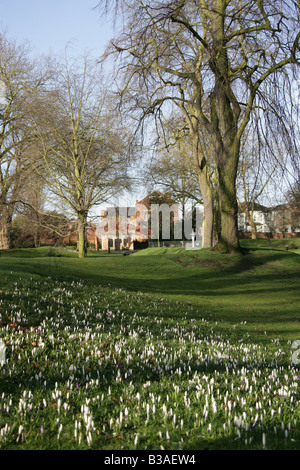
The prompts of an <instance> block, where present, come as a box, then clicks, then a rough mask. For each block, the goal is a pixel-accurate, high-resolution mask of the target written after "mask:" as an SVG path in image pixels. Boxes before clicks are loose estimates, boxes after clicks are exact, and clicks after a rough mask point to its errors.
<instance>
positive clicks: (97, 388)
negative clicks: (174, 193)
mask: <svg viewBox="0 0 300 470" xmlns="http://www.w3.org/2000/svg"><path fill="white" fill-rule="evenodd" d="M296 241H297V242H298V240H296ZM264 242H265V241H263V243H264ZM267 242H268V241H267ZM273 242H276V245H275V246H273ZM285 243H286V240H272V242H271V247H269V246H266V244H265V245H264V246H263V245H262V244H261V241H252V240H250V241H249V240H245V241H243V242H242V245H243V248H244V254H243V255H220V254H219V253H214V252H211V251H209V250H200V251H185V250H184V249H179V248H170V249H164V248H161V249H149V250H143V251H140V252H138V253H135V254H131V255H130V256H122V255H118V254H110V255H108V254H104V253H93V252H89V253H88V257H87V258H86V259H84V260H79V259H78V258H77V255H76V253H75V252H72V251H70V250H66V249H60V248H57V249H56V250H53V249H51V251H50V252H49V248H40V249H23V250H22V249H18V250H11V251H8V252H1V256H0V340H1V341H2V343H3V344H5V348H6V363H5V365H3V366H2V367H1V366H0V449H89V448H91V449H111V450H116V449H148V450H149V449H156V450H160V449H161V448H163V449H166V450H168V449H175V450H178V449H183V450H184V449H193V450H195V449H204V448H205V449H262V448H266V449H300V432H299V418H300V407H299V404H300V401H299V380H300V373H299V366H298V365H297V364H296V362H295V358H296V359H297V358H298V353H297V348H296V345H295V343H294V341H296V340H299V339H300V322H299V317H300V315H299V305H300V302H299V300H300V299H299V287H300V286H299V281H300V277H299V274H300V257H299V250H298V249H297V248H295V245H294V248H293V250H288V251H286V250H285ZM297 246H299V245H297ZM250 248H251V250H250ZM49 255H51V256H49ZM298 349H299V348H298Z"/></svg>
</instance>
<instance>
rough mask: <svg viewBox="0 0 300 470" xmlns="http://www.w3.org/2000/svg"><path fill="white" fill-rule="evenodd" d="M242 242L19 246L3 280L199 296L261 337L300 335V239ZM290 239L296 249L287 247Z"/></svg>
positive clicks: (9, 255) (1, 260)
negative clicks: (225, 251) (113, 247)
mask: <svg viewBox="0 0 300 470" xmlns="http://www.w3.org/2000/svg"><path fill="white" fill-rule="evenodd" d="M241 244H242V247H243V248H244V249H245V254H244V255H243V256H240V255H220V254H219V253H213V252H211V251H210V250H195V251H187V250H185V249H183V248H153V249H146V250H141V251H139V252H137V253H135V254H131V255H130V256H122V255H121V254H113V253H112V254H107V253H95V252H92V251H91V252H89V253H88V257H87V258H86V259H83V260H80V259H78V258H77V254H76V252H74V251H72V250H68V249H63V248H57V249H56V250H55V249H54V248H50V249H49V248H48V247H47V248H46V247H43V248H39V249H18V250H11V251H10V252H6V253H4V252H2V256H1V257H0V281H2V283H3V282H5V281H4V280H5V279H9V278H10V277H11V276H12V277H15V276H25V277H27V276H32V275H33V276H42V277H44V276H52V277H54V278H56V279H62V280H65V279H68V280H78V279H82V280H84V281H85V282H86V283H88V284H91V285H102V286H112V287H122V288H125V289H128V290H130V291H135V292H145V293H147V294H149V295H153V296H154V297H155V296H160V297H165V298H168V299H173V300H176V301H180V302H183V303H185V302H191V303H193V304H194V305H196V306H199V307H201V309H202V311H205V312H209V313H210V315H211V316H212V318H214V319H215V320H216V321H218V322H223V323H226V324H227V323H229V324H231V325H233V326H234V327H235V328H242V330H243V331H244V330H247V331H248V332H249V333H251V334H254V335H257V336H260V337H261V340H267V341H268V340H269V338H270V337H274V335H275V336H276V337H277V336H279V337H282V338H284V339H289V340H297V339H299V338H300V312H299V305H300V257H299V253H300V239H295V240H292V241H291V240H288V239H286V240H271V246H269V241H268V240H242V242H241ZM291 244H292V245H291ZM286 246H292V248H293V249H292V248H291V249H289V250H288V251H286V249H285V248H286ZM250 247H252V250H250ZM297 247H299V248H298V249H297ZM49 254H51V255H52V256H49ZM53 255H56V256H53ZM10 273H12V274H10ZM242 323H243V327H241V324H242Z"/></svg>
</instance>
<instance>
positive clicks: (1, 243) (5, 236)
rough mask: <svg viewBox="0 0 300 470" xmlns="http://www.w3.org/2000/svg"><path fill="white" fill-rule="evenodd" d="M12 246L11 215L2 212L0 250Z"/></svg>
mask: <svg viewBox="0 0 300 470" xmlns="http://www.w3.org/2000/svg"><path fill="white" fill-rule="evenodd" d="M10 248H11V217H10V216H9V215H8V214H5V213H2V217H1V222H0V250H9V249H10Z"/></svg>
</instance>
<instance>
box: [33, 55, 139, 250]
mask: <svg viewBox="0 0 300 470" xmlns="http://www.w3.org/2000/svg"><path fill="white" fill-rule="evenodd" d="M53 77H54V78H53V81H52V84H51V87H50V84H49V85H48V89H47V90H46V91H45V93H44V94H43V95H41V94H40V96H39V101H38V106H37V107H35V108H33V109H32V110H31V115H32V119H33V121H34V124H35V129H36V139H35V141H34V142H33V145H34V148H35V152H36V155H37V162H36V164H35V172H36V174H37V175H38V176H39V177H40V178H41V179H42V180H43V181H44V183H45V185H46V187H47V189H48V193H49V201H48V202H49V203H51V204H52V206H54V207H57V208H58V209H59V211H60V212H62V211H64V213H65V214H66V215H67V216H75V217H76V219H77V232H78V251H79V257H80V258H82V257H85V256H86V235H85V231H86V225H87V217H88V213H89V211H90V210H91V209H92V207H94V206H95V205H97V204H100V203H103V202H104V201H108V200H109V199H110V198H111V197H113V196H115V195H116V194H117V193H119V192H120V191H121V190H122V189H123V188H124V187H126V185H127V184H128V179H127V174H126V169H127V166H128V162H129V149H130V146H129V134H130V133H129V132H128V130H127V131H126V130H124V129H123V128H122V127H121V124H120V121H119V120H118V116H117V115H116V111H115V110H114V106H113V104H114V103H113V102H112V99H111V97H110V96H109V93H108V91H107V90H105V89H104V86H103V80H102V78H101V75H100V74H99V71H98V68H97V66H96V65H95V64H94V63H92V62H90V61H89V60H88V58H86V57H85V58H84V59H83V61H82V62H81V63H79V60H75V61H73V62H71V64H70V63H69V59H68V58H66V61H65V64H64V65H61V64H59V63H58V62H56V63H55V64H53ZM41 162H42V163H41Z"/></svg>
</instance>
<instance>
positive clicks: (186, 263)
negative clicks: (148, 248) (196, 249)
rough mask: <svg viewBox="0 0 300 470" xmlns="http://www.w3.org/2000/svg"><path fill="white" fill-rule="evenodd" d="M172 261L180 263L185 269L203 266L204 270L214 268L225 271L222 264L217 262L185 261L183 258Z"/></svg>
mask: <svg viewBox="0 0 300 470" xmlns="http://www.w3.org/2000/svg"><path fill="white" fill-rule="evenodd" d="M172 261H174V262H175V263H179V264H180V265H181V266H184V267H185V268H190V267H193V266H203V267H204V268H212V269H216V270H217V269H223V266H222V264H221V263H220V262H219V261H216V260H209V259H207V260H202V259H199V258H190V259H184V258H183V257H182V256H179V257H178V258H173V259H172Z"/></svg>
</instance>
